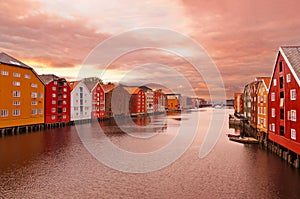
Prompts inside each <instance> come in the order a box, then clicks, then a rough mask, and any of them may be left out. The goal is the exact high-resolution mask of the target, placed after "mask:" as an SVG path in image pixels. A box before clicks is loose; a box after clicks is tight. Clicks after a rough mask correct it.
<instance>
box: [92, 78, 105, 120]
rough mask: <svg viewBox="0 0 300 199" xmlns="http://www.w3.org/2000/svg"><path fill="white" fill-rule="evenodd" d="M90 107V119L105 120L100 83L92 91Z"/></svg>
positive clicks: (102, 91) (102, 92) (103, 100)
mask: <svg viewBox="0 0 300 199" xmlns="http://www.w3.org/2000/svg"><path fill="white" fill-rule="evenodd" d="M101 101H102V102H101ZM98 103H99V104H98ZM92 106H93V108H92V118H94V119H95V118H105V92H104V90H103V88H102V86H101V84H100V83H98V84H97V85H96V86H95V88H94V89H93V90H92ZM101 107H103V110H101ZM94 108H95V109H94Z"/></svg>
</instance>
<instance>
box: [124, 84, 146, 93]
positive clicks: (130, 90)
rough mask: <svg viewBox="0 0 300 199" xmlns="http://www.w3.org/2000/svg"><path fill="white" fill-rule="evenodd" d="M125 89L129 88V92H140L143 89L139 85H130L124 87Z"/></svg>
mask: <svg viewBox="0 0 300 199" xmlns="http://www.w3.org/2000/svg"><path fill="white" fill-rule="evenodd" d="M124 89H125V90H127V92H128V93H129V94H138V92H139V91H140V90H142V89H140V88H139V87H130V86H126V87H124Z"/></svg>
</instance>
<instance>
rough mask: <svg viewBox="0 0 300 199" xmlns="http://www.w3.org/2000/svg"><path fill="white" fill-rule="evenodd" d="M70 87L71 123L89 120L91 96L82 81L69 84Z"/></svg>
mask: <svg viewBox="0 0 300 199" xmlns="http://www.w3.org/2000/svg"><path fill="white" fill-rule="evenodd" d="M69 85H70V87H71V121H78V120H89V119H91V112H92V96H91V93H90V91H89V89H88V88H87V87H86V85H85V84H84V83H83V82H82V81H74V82H69Z"/></svg>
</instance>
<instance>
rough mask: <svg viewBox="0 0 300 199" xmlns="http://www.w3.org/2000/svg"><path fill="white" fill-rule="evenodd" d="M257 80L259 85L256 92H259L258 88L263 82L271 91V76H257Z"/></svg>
mask: <svg viewBox="0 0 300 199" xmlns="http://www.w3.org/2000/svg"><path fill="white" fill-rule="evenodd" d="M255 80H256V81H258V82H259V84H258V85H257V89H256V93H258V91H259V89H258V88H259V85H260V84H263V85H264V87H265V89H266V90H267V91H268V92H269V85H270V81H271V78H270V77H257V78H255Z"/></svg>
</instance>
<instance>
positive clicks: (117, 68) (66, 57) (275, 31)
mask: <svg viewBox="0 0 300 199" xmlns="http://www.w3.org/2000/svg"><path fill="white" fill-rule="evenodd" d="M0 6H1V12H0V24H1V26H0V29H1V34H0V51H3V52H5V53H7V54H9V55H11V56H13V57H15V58H17V59H19V60H20V61H23V62H24V63H26V64H28V65H30V66H32V67H33V68H34V69H35V70H36V71H37V73H38V74H43V73H44V74H46V73H54V74H56V75H59V76H64V77H66V78H68V79H76V78H78V76H79V75H78V73H79V72H80V69H81V68H82V66H83V63H84V62H85V60H86V58H87V57H88V55H89V54H90V53H91V52H92V50H93V49H94V48H95V47H97V46H98V45H99V44H100V43H101V42H103V41H105V40H106V39H109V38H111V37H113V36H115V35H118V34H122V33H123V32H124V31H129V30H133V29H138V28H145V27H155V28H163V29H168V30H172V31H175V32H178V33H180V34H183V35H185V36H186V37H188V38H191V39H192V40H194V41H196V42H197V43H198V44H199V45H200V46H202V47H203V48H204V49H205V51H206V52H207V54H208V55H209V56H210V57H211V59H212V61H213V62H214V63H215V64H216V66H217V67H218V69H219V71H220V73H221V76H222V78H223V81H224V85H225V89H226V94H227V98H232V97H233V93H234V92H241V91H242V90H243V87H244V85H245V84H247V83H249V82H250V81H252V80H253V79H254V78H255V77H256V76H270V75H271V73H272V69H273V65H274V61H275V58H276V53H277V51H278V49H279V47H280V46H282V45H300V12H299V7H300V1H297V0H289V1H283V0H224V1H214V0H211V1H207V0H203V1H202V0H201V1H188V0H186V1H185V0H160V1H141V0H131V1H129V0H128V1H125V0H124V1H117V0H109V1H106V0H89V1H83V0H68V1H63V0H10V1H0ZM151 39H152V40H153V38H151ZM170 39H172V38H170ZM126 42H129V43H131V44H132V45H134V44H137V43H143V41H141V39H140V40H139V39H138V38H135V37H128V40H127V41H126ZM153 42H156V43H162V44H165V47H166V48H171V49H173V50H174V51H176V52H181V55H182V56H178V55H175V54H172V52H171V53H170V52H165V51H161V50H157V49H145V50H139V51H138V52H129V53H128V54H125V55H120V57H118V59H116V60H114V61H113V63H111V65H110V67H109V68H108V69H107V71H106V73H105V75H104V76H102V77H101V78H103V79H104V80H105V81H120V77H122V75H123V77H124V74H126V73H127V74H128V75H127V79H126V78H125V79H124V78H123V80H124V82H126V80H128V82H134V79H140V80H141V81H143V80H142V79H143V78H144V79H147V78H148V79H151V76H156V77H157V78H158V79H159V77H164V76H166V75H167V74H169V72H168V68H174V69H176V71H177V72H178V73H180V74H181V75H183V76H184V77H185V78H187V79H188V81H189V82H190V83H191V85H192V87H193V91H194V92H195V93H196V95H198V96H202V97H205V98H209V97H208V93H207V88H206V84H205V81H203V78H202V77H201V74H200V75H199V73H197V71H195V69H194V68H193V67H192V66H191V64H190V63H188V62H187V61H186V60H185V59H184V58H185V57H190V56H193V53H194V52H193V51H192V49H191V48H188V47H187V45H186V43H185V42H180V41H178V42H177V41H174V45H172V46H171V45H169V44H167V42H166V41H165V38H164V39H162V38H156V39H155V41H153ZM121 43H122V42H121ZM120 45H121V44H120ZM118 47H120V46H118V45H114V46H112V48H118ZM121 47H122V46H121ZM107 53H108V54H109V53H111V51H110V50H109V49H108V50H107ZM99 64H100V63H99ZM141 66H143V67H142V68H143V69H139V70H138V71H136V72H134V70H133V69H134V68H136V67H141ZM163 66H166V67H163ZM129 70H131V71H133V72H131V73H128V71H129ZM175 76H176V75H175ZM141 77H143V78H141ZM169 78H170V79H171V78H174V76H169ZM155 81H157V80H155ZM153 83H157V82H153ZM161 83H162V84H163V82H161ZM176 86H177V87H178V88H182V87H183V86H182V85H180V84H179V83H178V85H176ZM182 89H184V88H182Z"/></svg>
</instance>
